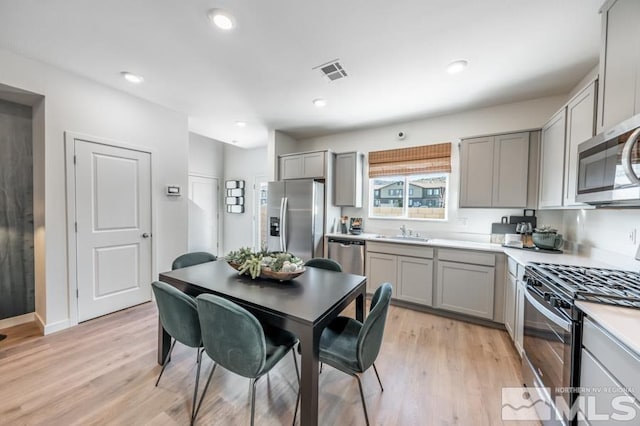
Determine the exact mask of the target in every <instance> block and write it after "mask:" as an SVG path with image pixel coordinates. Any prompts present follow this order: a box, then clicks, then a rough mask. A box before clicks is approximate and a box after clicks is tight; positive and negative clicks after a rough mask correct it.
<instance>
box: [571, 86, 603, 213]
mask: <svg viewBox="0 0 640 426" xmlns="http://www.w3.org/2000/svg"><path fill="white" fill-rule="evenodd" d="M595 115H596V82H595V81H594V82H593V83H591V84H590V85H589V86H587V87H585V88H584V90H582V91H581V92H580V93H578V94H577V95H576V96H575V97H574V98H573V99H571V100H570V101H569V104H568V105H567V142H566V149H565V153H566V156H565V157H566V158H565V164H564V176H565V191H564V205H565V206H584V204H582V203H578V202H577V201H576V190H577V181H578V145H579V144H581V143H582V142H584V141H586V140H588V139H589V138H591V137H592V136H593V135H594V134H595V133H594V132H595Z"/></svg>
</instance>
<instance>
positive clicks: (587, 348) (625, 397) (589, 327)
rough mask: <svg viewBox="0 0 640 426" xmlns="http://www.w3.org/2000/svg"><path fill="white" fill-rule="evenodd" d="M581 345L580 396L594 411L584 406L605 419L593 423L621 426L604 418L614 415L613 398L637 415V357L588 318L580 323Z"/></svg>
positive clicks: (639, 363)
mask: <svg viewBox="0 0 640 426" xmlns="http://www.w3.org/2000/svg"><path fill="white" fill-rule="evenodd" d="M582 345H583V349H582V360H581V365H580V389H581V393H580V395H581V396H582V397H585V399H586V401H587V403H590V404H595V407H594V406H591V407H588V406H587V408H588V410H587V411H588V412H590V413H599V414H600V415H604V416H605V418H603V420H601V421H596V422H592V423H594V424H598V425H609V424H611V425H613V424H616V425H617V424H620V422H618V421H616V420H615V419H613V418H611V419H607V418H606V417H609V416H608V415H610V414H613V413H614V412H616V411H617V410H616V409H615V405H613V404H612V402H613V399H614V398H616V399H617V400H618V402H619V403H620V402H621V403H622V404H624V405H626V406H628V407H629V408H631V409H632V410H635V411H634V412H635V413H636V414H637V413H640V404H638V401H639V400H640V355H639V354H637V353H635V352H633V351H632V350H631V349H629V348H628V347H626V346H625V345H624V344H623V343H621V342H619V341H618V340H617V339H616V338H615V337H613V336H612V335H611V334H609V333H608V332H607V331H606V330H605V329H604V328H602V327H601V326H600V325H598V324H597V323H595V322H594V321H592V320H591V319H590V318H586V319H585V320H584V322H583V341H582ZM618 414H620V412H619V411H618ZM587 420H589V419H587ZM631 420H632V421H631V422H629V424H636V423H635V422H637V420H638V419H637V418H635V422H634V421H633V420H634V419H631Z"/></svg>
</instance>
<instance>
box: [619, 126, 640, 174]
mask: <svg viewBox="0 0 640 426" xmlns="http://www.w3.org/2000/svg"><path fill="white" fill-rule="evenodd" d="M639 137H640V127H639V128H637V129H636V130H635V131H634V132H633V133H632V134H631V136H629V139H627V142H625V144H624V148H622V161H621V162H622V169H623V170H624V174H625V175H627V178H629V180H630V181H631V183H635V184H636V185H640V178H639V177H638V176H637V175H636V173H635V171H634V170H633V164H631V150H632V149H633V146H634V145H635V144H636V143H638V138H639Z"/></svg>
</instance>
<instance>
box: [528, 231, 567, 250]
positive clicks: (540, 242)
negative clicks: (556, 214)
mask: <svg viewBox="0 0 640 426" xmlns="http://www.w3.org/2000/svg"><path fill="white" fill-rule="evenodd" d="M532 238H533V244H535V246H536V247H538V248H541V249H546V250H557V249H559V248H560V247H562V243H563V240H562V235H561V234H556V233H555V232H534V233H533V235H532Z"/></svg>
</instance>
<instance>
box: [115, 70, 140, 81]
mask: <svg viewBox="0 0 640 426" xmlns="http://www.w3.org/2000/svg"><path fill="white" fill-rule="evenodd" d="M120 74H121V75H122V77H123V78H124V79H125V80H127V81H128V82H129V83H133V84H140V83H142V82H143V81H144V78H142V76H141V75H138V74H134V73H131V72H128V71H122V72H121V73H120Z"/></svg>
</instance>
